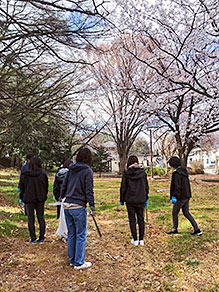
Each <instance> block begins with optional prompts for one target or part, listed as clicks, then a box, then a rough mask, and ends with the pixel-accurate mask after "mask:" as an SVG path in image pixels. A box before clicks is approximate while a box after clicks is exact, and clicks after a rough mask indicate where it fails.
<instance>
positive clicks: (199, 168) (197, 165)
mask: <svg viewBox="0 0 219 292" xmlns="http://www.w3.org/2000/svg"><path fill="white" fill-rule="evenodd" d="M188 171H189V173H190V174H203V173H204V165H203V163H202V162H201V161H191V162H190V167H188Z"/></svg>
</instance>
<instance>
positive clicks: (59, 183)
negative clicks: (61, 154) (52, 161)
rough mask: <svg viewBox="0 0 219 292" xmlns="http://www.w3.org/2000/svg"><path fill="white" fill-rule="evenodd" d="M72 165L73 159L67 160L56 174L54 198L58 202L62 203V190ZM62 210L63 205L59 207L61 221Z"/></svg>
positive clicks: (58, 214) (58, 212) (58, 213)
mask: <svg viewBox="0 0 219 292" xmlns="http://www.w3.org/2000/svg"><path fill="white" fill-rule="evenodd" d="M70 163H71V159H69V158H68V159H66V160H65V161H64V162H63V164H62V165H61V166H60V167H59V168H58V170H57V172H56V175H55V180H54V183H53V196H54V198H55V199H56V201H61V188H62V184H63V182H64V179H65V177H66V174H67V172H68V169H69V165H70ZM60 210H61V205H58V206H57V219H59V216H60Z"/></svg>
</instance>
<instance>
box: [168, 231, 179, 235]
mask: <svg viewBox="0 0 219 292" xmlns="http://www.w3.org/2000/svg"><path fill="white" fill-rule="evenodd" d="M166 234H168V235H170V234H178V231H177V230H171V231H169V232H166Z"/></svg>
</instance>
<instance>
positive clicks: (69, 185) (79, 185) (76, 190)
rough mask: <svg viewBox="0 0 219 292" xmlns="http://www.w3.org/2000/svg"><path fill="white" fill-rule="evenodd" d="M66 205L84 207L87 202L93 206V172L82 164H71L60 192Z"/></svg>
mask: <svg viewBox="0 0 219 292" xmlns="http://www.w3.org/2000/svg"><path fill="white" fill-rule="evenodd" d="M61 194H62V197H63V196H65V198H66V199H65V202H66V203H77V204H79V205H81V206H84V207H85V206H86V204H87V202H89V203H90V205H91V206H93V205H94V197H93V171H92V170H91V168H90V167H89V166H88V165H87V164H84V163H80V162H78V163H75V164H71V165H70V167H69V172H68V174H67V176H66V178H65V180H64V183H63V185H62V190H61Z"/></svg>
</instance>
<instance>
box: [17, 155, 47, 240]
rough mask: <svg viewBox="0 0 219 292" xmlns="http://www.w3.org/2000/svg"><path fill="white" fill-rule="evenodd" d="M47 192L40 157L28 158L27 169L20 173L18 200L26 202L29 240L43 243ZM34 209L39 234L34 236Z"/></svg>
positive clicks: (45, 176)
mask: <svg viewBox="0 0 219 292" xmlns="http://www.w3.org/2000/svg"><path fill="white" fill-rule="evenodd" d="M47 193H48V177H47V174H46V173H45V172H44V171H43V170H42V163H41V160H40V158H38V157H32V158H31V160H30V165H29V169H28V170H27V171H25V172H24V173H23V174H22V175H21V184H20V201H21V203H22V202H24V203H25V204H26V209H27V216H28V229H29V233H30V238H31V239H30V242H31V243H32V244H35V243H37V242H39V243H44V236H45V220H44V204H45V201H46V200H47ZM34 210H36V215H37V219H38V222H39V229H40V235H39V238H38V239H37V238H36V234H35V224H34V221H35V216H34Z"/></svg>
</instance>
